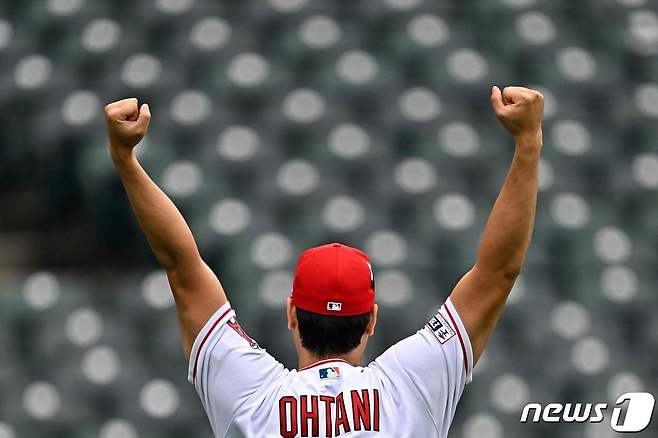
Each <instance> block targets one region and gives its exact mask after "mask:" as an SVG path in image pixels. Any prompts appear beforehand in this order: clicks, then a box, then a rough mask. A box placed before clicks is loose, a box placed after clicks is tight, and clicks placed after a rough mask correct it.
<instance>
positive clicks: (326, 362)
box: [299, 359, 352, 371]
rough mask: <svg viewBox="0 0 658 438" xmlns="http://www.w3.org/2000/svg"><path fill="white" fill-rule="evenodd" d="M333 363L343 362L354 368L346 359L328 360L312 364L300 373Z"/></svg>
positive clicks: (301, 369)
mask: <svg viewBox="0 0 658 438" xmlns="http://www.w3.org/2000/svg"><path fill="white" fill-rule="evenodd" d="M332 362H343V363H346V364H348V365H350V366H352V364H351V363H349V362H348V361H346V360H345V359H326V360H321V361H319V362H315V363H312V364H310V365H306V366H305V367H303V368H300V369H299V371H304V370H308V369H310V368H315V367H317V366H319V365H325V364H328V363H332Z"/></svg>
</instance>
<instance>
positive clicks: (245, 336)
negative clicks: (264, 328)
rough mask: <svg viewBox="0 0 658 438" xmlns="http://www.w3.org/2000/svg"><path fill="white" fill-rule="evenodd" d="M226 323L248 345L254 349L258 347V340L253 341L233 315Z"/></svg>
mask: <svg viewBox="0 0 658 438" xmlns="http://www.w3.org/2000/svg"><path fill="white" fill-rule="evenodd" d="M226 324H227V325H228V326H229V327H231V328H232V329H233V330H235V332H236V333H237V334H239V335H240V336H241V337H242V338H243V339H244V340H245V341H247V342H248V343H249V346H250V347H251V348H253V349H254V350H258V349H260V346H259V345H258V342H256V341H254V340H253V339H251V338H250V337H249V335H248V334H247V332H245V331H244V330H243V329H242V327H240V323H239V322H238V321H237V320H236V319H235V317H233V318H231V319H229V320H228V321H227V322H226Z"/></svg>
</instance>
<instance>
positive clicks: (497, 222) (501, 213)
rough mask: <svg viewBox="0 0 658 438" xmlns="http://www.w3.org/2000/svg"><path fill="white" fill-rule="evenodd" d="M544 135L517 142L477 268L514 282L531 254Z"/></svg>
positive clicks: (480, 251) (486, 228)
mask: <svg viewBox="0 0 658 438" xmlns="http://www.w3.org/2000/svg"><path fill="white" fill-rule="evenodd" d="M540 149H541V133H539V134H537V135H535V136H531V137H529V138H522V139H517V141H516V151H515V153H514V158H513V160H512V164H511V166H510V169H509V172H508V174H507V178H506V179H505V183H504V184H503V187H502V189H501V191H500V193H499V195H498V198H497V199H496V202H495V204H494V207H493V209H492V211H491V214H490V216H489V219H488V221H487V224H486V227H485V229H484V233H483V235H482V240H481V244H480V249H479V253H478V256H477V261H476V268H477V269H478V270H481V271H484V272H486V273H487V274H490V275H494V276H500V277H502V278H506V279H510V280H512V281H513V280H514V279H515V278H516V276H517V275H518V273H519V272H520V270H521V267H522V265H523V261H524V259H525V256H526V253H527V251H528V246H529V244H530V238H531V235H532V229H533V225H534V220H535V210H536V206H537V190H538V179H539V176H538V173H539V153H540Z"/></svg>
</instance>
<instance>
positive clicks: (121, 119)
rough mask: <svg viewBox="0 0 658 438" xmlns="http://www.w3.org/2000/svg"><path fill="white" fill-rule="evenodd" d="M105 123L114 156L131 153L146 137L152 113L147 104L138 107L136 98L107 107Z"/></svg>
mask: <svg viewBox="0 0 658 438" xmlns="http://www.w3.org/2000/svg"><path fill="white" fill-rule="evenodd" d="M105 121H106V122H107V135H108V137H109V140H110V151H111V152H112V153H113V154H114V153H122V152H131V151H132V149H133V148H134V147H135V146H136V145H137V143H139V142H140V141H141V140H142V138H144V135H146V131H147V130H148V127H149V122H150V121H151V111H150V109H149V106H148V105H147V104H142V106H141V107H138V106H137V99H135V98H130V99H123V100H119V101H117V102H113V103H111V104H109V105H107V106H106V107H105Z"/></svg>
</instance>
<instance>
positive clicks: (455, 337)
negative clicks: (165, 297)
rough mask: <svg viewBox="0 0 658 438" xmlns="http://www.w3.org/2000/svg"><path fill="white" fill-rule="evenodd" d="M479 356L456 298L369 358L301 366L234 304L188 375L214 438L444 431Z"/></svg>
mask: <svg viewBox="0 0 658 438" xmlns="http://www.w3.org/2000/svg"><path fill="white" fill-rule="evenodd" d="M472 363H473V360H472V350H471V345H470V342H469V339H468V336H467V334H466V330H465V329H464V326H463V324H462V322H461V319H460V318H459V315H458V314H457V312H456V310H455V309H454V307H453V306H452V303H450V300H449V299H448V300H447V301H446V302H445V303H444V305H443V306H441V309H440V310H439V312H438V313H437V314H436V315H435V316H433V317H432V318H430V320H429V321H428V323H427V324H426V325H425V326H424V327H423V328H422V329H420V330H419V331H418V332H417V333H415V334H413V335H411V336H409V337H407V338H405V339H403V340H402V341H400V342H398V343H397V344H395V345H393V346H392V347H391V348H389V349H388V350H386V351H385V352H384V353H383V354H382V355H381V356H379V357H378V358H377V359H375V360H374V361H373V362H372V363H370V364H368V366H365V367H361V366H353V365H351V364H349V363H347V362H345V361H344V360H341V359H329V360H325V361H320V362H317V363H315V364H312V365H310V366H308V367H305V368H302V369H300V370H287V369H285V368H284V367H283V365H281V364H280V363H279V362H278V361H276V359H274V358H273V357H272V356H271V355H270V354H268V353H267V352H266V351H265V350H263V349H262V348H260V347H259V346H258V344H257V343H256V342H255V341H254V340H253V339H251V338H250V337H249V336H248V335H247V334H246V333H245V332H244V330H242V328H241V327H240V325H239V323H238V322H237V320H236V318H235V312H234V311H233V310H232V309H231V307H230V304H228V303H227V304H225V305H224V306H222V308H220V309H219V310H218V311H217V312H216V313H215V314H214V315H213V316H212V317H211V318H210V320H209V321H208V322H207V323H206V325H205V326H204V328H203V329H202V331H201V332H200V333H199V335H198V337H197V339H196V341H195V342H194V346H193V349H192V354H191V359H190V366H189V375H188V378H189V380H190V381H191V382H192V383H193V384H194V385H195V388H196V390H197V393H198V394H199V397H200V398H201V402H202V404H203V407H204V409H205V411H206V413H207V415H208V418H209V420H210V424H211V427H212V429H213V433H214V435H215V437H216V438H227V437H228V438H238V437H240V438H242V437H244V438H252V437H253V438H256V437H258V438H263V437H267V438H274V437H284V438H293V437H380V438H382V437H396V438H404V437H419V436H422V437H427V438H431V437H440V438H444V437H446V436H447V434H448V429H449V427H450V424H451V422H452V419H453V416H454V414H455V410H456V407H457V402H458V401H459V398H460V397H461V394H462V392H463V389H464V386H465V385H466V383H468V382H469V381H470V380H471V368H472Z"/></svg>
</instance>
